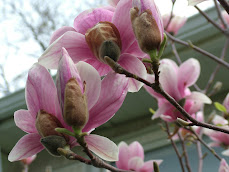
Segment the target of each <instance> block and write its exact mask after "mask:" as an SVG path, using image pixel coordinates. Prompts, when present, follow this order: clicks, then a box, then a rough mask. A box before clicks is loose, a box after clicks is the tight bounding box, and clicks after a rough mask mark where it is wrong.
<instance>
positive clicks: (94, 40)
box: [85, 22, 122, 61]
mask: <svg viewBox="0 0 229 172" xmlns="http://www.w3.org/2000/svg"><path fill="white" fill-rule="evenodd" d="M85 39H86V41H87V44H88V46H89V47H90V49H91V51H92V52H93V54H94V55H95V56H96V57H97V58H98V60H100V61H103V59H102V58H101V56H100V54H99V50H100V47H101V45H102V44H103V42H104V41H113V42H114V43H116V44H117V45H118V47H119V48H120V51H121V48H122V42H121V38H120V34H119V31H118V29H117V28H116V26H115V25H114V24H113V23H110V22H99V23H98V24H96V25H95V26H94V27H93V28H90V29H88V30H87V32H86V33H85Z"/></svg>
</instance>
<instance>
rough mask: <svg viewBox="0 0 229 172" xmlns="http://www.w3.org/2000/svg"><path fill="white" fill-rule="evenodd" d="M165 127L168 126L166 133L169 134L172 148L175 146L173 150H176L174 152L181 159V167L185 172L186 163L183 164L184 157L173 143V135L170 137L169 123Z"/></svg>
mask: <svg viewBox="0 0 229 172" xmlns="http://www.w3.org/2000/svg"><path fill="white" fill-rule="evenodd" d="M165 126H166V133H167V135H168V138H169V140H170V142H171V144H172V146H173V149H174V151H175V152H176V155H177V157H178V159H179V162H180V166H181V169H182V172H185V169H184V163H183V161H182V156H181V155H180V153H179V151H178V149H177V146H176V144H175V142H174V141H173V139H172V137H171V135H170V130H169V125H168V123H167V122H165Z"/></svg>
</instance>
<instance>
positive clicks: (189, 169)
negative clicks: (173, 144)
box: [178, 132, 192, 172]
mask: <svg viewBox="0 0 229 172" xmlns="http://www.w3.org/2000/svg"><path fill="white" fill-rule="evenodd" d="M178 137H179V139H180V142H181V147H182V150H183V155H184V159H185V165H186V168H187V170H188V172H191V171H192V170H191V167H190V164H189V158H188V154H187V150H186V147H185V141H184V140H183V138H182V137H181V135H180V133H179V132H178Z"/></svg>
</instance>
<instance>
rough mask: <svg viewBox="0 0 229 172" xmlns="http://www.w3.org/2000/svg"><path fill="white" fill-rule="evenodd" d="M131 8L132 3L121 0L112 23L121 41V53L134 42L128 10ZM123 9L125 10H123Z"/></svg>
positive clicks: (128, 0) (127, 0)
mask: <svg viewBox="0 0 229 172" xmlns="http://www.w3.org/2000/svg"><path fill="white" fill-rule="evenodd" d="M131 8H132V1H130V0H122V1H120V2H119V3H118V4H117V7H116V10H115V12H114V16H113V19H112V22H113V23H114V25H115V26H116V27H117V29H118V30H119V33H120V36H121V41H122V53H124V52H127V51H128V48H129V47H130V46H131V45H132V44H133V42H134V41H135V36H134V32H133V29H132V24H131V21H130V9H131ZM123 9H125V10H123Z"/></svg>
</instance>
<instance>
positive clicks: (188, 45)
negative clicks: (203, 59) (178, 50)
mask: <svg viewBox="0 0 229 172" xmlns="http://www.w3.org/2000/svg"><path fill="white" fill-rule="evenodd" d="M165 32H166V31H165ZM166 35H167V36H168V38H169V39H171V40H172V41H174V42H176V43H179V44H182V45H184V46H186V47H190V48H192V49H193V50H195V51H197V52H199V53H201V54H203V55H205V56H207V57H209V58H211V59H212V60H214V61H215V62H217V63H219V64H221V65H223V66H224V67H226V68H227V69H229V63H227V62H225V61H224V60H222V59H220V58H218V57H217V56H215V55H213V54H211V53H209V52H207V51H205V50H203V49H201V48H199V47H197V46H195V45H193V44H190V43H188V42H185V41H182V40H180V39H177V38H175V37H174V36H172V35H171V34H169V33H168V32H166Z"/></svg>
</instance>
